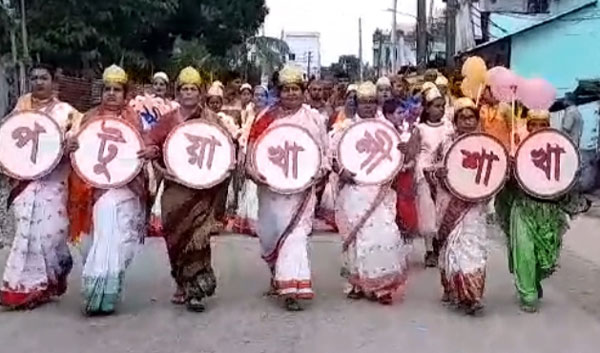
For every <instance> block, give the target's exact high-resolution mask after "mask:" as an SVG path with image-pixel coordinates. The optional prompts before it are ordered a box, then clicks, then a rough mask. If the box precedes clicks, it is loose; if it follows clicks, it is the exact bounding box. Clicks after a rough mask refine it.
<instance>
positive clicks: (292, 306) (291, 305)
mask: <svg viewBox="0 0 600 353" xmlns="http://www.w3.org/2000/svg"><path fill="white" fill-rule="evenodd" d="M285 308H286V309H287V311H302V307H301V306H300V303H299V302H298V300H296V299H294V298H286V299H285Z"/></svg>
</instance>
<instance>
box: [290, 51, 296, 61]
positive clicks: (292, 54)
mask: <svg viewBox="0 0 600 353" xmlns="http://www.w3.org/2000/svg"><path fill="white" fill-rule="evenodd" d="M290 60H291V61H296V54H294V53H290Z"/></svg>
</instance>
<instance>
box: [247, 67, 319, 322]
mask: <svg viewBox="0 0 600 353" xmlns="http://www.w3.org/2000/svg"><path fill="white" fill-rule="evenodd" d="M279 81H280V87H279V92H280V101H279V103H278V104H276V105H275V106H273V107H271V108H270V109H269V110H268V111H267V112H265V113H264V114H262V115H261V116H260V117H259V118H258V119H257V120H256V122H255V123H254V125H253V126H252V129H251V131H250V136H249V138H248V145H249V146H250V147H249V150H252V148H253V144H254V143H256V141H257V140H258V138H259V137H260V136H261V134H262V133H263V132H264V131H265V130H266V129H267V128H269V127H274V126H277V125H280V124H293V125H298V126H301V127H303V128H305V129H306V130H308V131H309V133H310V134H311V135H312V137H313V139H314V140H315V141H317V143H318V144H319V145H320V146H321V151H322V154H323V156H322V160H323V161H324V162H326V161H327V158H326V156H325V153H326V149H327V130H326V127H325V124H324V123H323V118H322V115H321V114H319V112H318V111H316V110H314V109H312V108H310V107H309V106H307V105H304V104H303V101H304V82H303V77H302V72H301V71H300V70H298V69H295V68H292V67H285V68H284V69H282V70H281V72H280V74H279ZM327 164H328V163H324V165H323V166H322V168H323V170H322V171H321V173H322V174H323V175H324V174H325V170H326V169H328V165H327ZM248 171H249V173H250V174H251V175H252V178H253V179H254V180H255V181H256V182H257V184H258V201H259V208H258V229H257V234H258V236H259V238H260V244H261V248H262V256H263V259H264V260H265V261H266V262H267V264H268V265H269V268H270V270H271V274H272V281H271V284H272V288H271V289H272V290H271V292H272V293H276V294H278V295H280V296H281V297H283V298H284V299H285V305H286V308H287V309H288V310H290V311H298V310H302V307H301V306H300V304H299V301H298V300H299V299H312V298H313V296H314V293H313V290H312V282H311V273H310V261H309V259H308V236H309V234H310V233H311V232H312V225H313V215H314V210H315V203H316V195H315V188H314V187H312V188H310V189H308V190H306V191H303V192H299V193H296V194H292V195H283V194H279V193H277V192H274V191H272V190H271V189H269V187H268V186H267V185H265V179H264V177H261V176H260V175H254V170H253V168H252V166H250V167H249V168H248Z"/></svg>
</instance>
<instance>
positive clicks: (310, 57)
mask: <svg viewBox="0 0 600 353" xmlns="http://www.w3.org/2000/svg"><path fill="white" fill-rule="evenodd" d="M311 61H312V51H309V52H308V67H307V70H306V72H307V73H306V78H307V79H309V80H310V64H311Z"/></svg>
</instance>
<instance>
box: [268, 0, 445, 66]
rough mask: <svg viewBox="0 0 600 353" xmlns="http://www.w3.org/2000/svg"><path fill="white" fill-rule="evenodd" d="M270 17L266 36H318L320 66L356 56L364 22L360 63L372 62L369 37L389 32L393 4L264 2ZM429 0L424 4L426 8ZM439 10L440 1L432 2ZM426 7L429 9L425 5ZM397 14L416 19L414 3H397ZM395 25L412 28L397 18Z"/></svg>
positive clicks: (381, 0)
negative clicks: (379, 31) (307, 33)
mask: <svg viewBox="0 0 600 353" xmlns="http://www.w3.org/2000/svg"><path fill="white" fill-rule="evenodd" d="M266 1H267V6H268V7H269V15H268V16H267V19H266V21H265V34H266V35H268V36H272V37H277V38H279V37H280V36H281V31H282V30H285V31H286V32H294V31H310V32H320V33H321V55H322V61H321V65H325V66H326V65H329V64H331V63H332V62H337V60H338V57H339V56H340V55H344V54H354V55H358V18H359V17H362V22H363V60H365V61H368V62H371V61H372V54H371V53H372V35H373V32H374V31H375V29H376V28H378V27H379V28H384V29H390V28H391V27H392V14H391V12H388V11H386V9H389V8H391V7H392V0H266ZM430 1H431V0H427V4H429V3H430ZM434 3H435V7H436V8H438V7H442V8H443V6H444V5H443V3H442V0H434ZM428 6H429V5H428ZM398 11H399V12H403V13H408V14H412V15H415V14H416V13H417V0H398ZM397 18H398V23H408V24H411V23H412V24H414V23H415V21H416V20H415V19H414V18H412V17H410V16H405V15H398V17H397Z"/></svg>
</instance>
